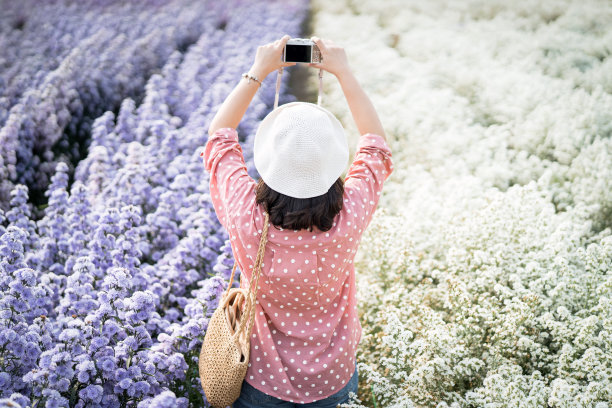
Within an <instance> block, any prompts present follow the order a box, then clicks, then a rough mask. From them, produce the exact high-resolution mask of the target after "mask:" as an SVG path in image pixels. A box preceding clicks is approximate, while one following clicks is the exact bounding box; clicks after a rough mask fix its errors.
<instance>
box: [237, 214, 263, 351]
mask: <svg viewBox="0 0 612 408" xmlns="http://www.w3.org/2000/svg"><path fill="white" fill-rule="evenodd" d="M268 220H269V216H268V213H267V212H264V226H263V229H262V232H261V239H260V241H259V249H258V250H257V257H256V258H255V265H254V267H253V274H252V275H251V281H250V282H249V290H248V294H247V299H246V304H245V306H244V313H243V316H244V315H245V314H247V315H248V317H247V318H246V319H240V325H239V326H238V329H236V332H235V335H236V336H239V335H240V333H241V332H242V331H243V330H244V326H245V324H247V323H246V322H247V320H248V321H249V323H248V329H247V337H246V338H247V339H249V340H250V338H251V330H252V329H253V323H254V321H255V301H256V299H257V289H258V287H259V285H258V283H259V275H260V272H261V264H262V263H263V257H264V252H265V248H266V244H267V243H268ZM235 270H236V263H234V269H233V270H232V276H231V278H230V285H231V282H232V281H233V278H234V271H235ZM253 288H254V290H253ZM228 292H229V286H228Z"/></svg>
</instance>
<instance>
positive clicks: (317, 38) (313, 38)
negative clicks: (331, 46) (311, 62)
mask: <svg viewBox="0 0 612 408" xmlns="http://www.w3.org/2000/svg"><path fill="white" fill-rule="evenodd" d="M310 40H311V41H313V42H314V43H315V44H317V47H319V49H320V50H324V49H327V47H326V46H325V44H324V43H323V41H322V40H321V39H320V38H319V37H317V36H312V37H310Z"/></svg>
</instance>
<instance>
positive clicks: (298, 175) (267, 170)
mask: <svg viewBox="0 0 612 408" xmlns="http://www.w3.org/2000/svg"><path fill="white" fill-rule="evenodd" d="M348 156H349V149H348V142H347V140H346V135H345V132H344V128H343V127H342V124H341V123H340V121H339V120H338V119H337V118H336V117H335V116H334V114H332V113H331V112H330V111H328V110H327V109H325V108H323V107H321V106H319V105H316V104H313V103H309V102H291V103H287V104H284V105H281V106H279V107H278V108H276V109H274V110H273V111H272V112H270V113H269V114H268V115H267V116H266V117H265V118H264V119H263V120H262V122H261V123H260V125H259V127H258V129H257V132H256V134H255V141H254V146H253V161H254V163H255V168H256V169H257V171H258V172H259V175H260V176H261V178H262V179H263V181H264V182H265V183H266V184H267V185H268V186H269V187H270V188H271V189H273V190H274V191H277V192H279V193H282V194H284V195H287V196H289V197H294V198H310V197H317V196H321V195H323V194H325V193H327V191H328V190H329V188H330V187H331V186H332V185H333V184H334V183H335V182H336V180H337V179H338V177H340V176H341V175H342V173H343V172H344V170H345V169H346V166H347V163H348Z"/></svg>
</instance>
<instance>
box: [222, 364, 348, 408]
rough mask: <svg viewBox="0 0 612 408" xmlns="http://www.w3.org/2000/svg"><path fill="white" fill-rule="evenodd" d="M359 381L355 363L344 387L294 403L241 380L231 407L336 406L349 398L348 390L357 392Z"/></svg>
mask: <svg viewBox="0 0 612 408" xmlns="http://www.w3.org/2000/svg"><path fill="white" fill-rule="evenodd" d="M358 382H359V374H358V372H357V365H355V373H354V374H353V376H352V377H351V379H350V380H349V382H347V383H346V384H345V385H344V387H343V388H342V389H341V390H340V391H338V392H337V393H335V394H333V395H330V396H329V397H327V398H324V399H322V400H318V401H315V402H309V403H308V404H296V403H293V402H289V401H285V400H282V399H279V398H276V397H273V396H271V395H268V394H266V393H264V392H261V391H259V390H258V389H257V388H255V387H253V386H252V385H251V384H249V383H248V382H246V381H243V382H242V389H241V391H240V396H239V397H238V399H237V400H236V401H235V402H234V404H233V405H232V407H233V408H268V407H274V408H294V407H305V408H336V406H337V405H338V404H345V403H347V402H348V399H349V392H350V391H352V392H354V393H355V394H357V386H358Z"/></svg>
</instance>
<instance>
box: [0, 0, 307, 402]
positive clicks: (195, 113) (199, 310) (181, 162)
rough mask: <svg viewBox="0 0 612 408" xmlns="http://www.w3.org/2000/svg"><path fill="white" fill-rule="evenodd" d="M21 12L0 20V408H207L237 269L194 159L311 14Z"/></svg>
mask: <svg viewBox="0 0 612 408" xmlns="http://www.w3.org/2000/svg"><path fill="white" fill-rule="evenodd" d="M29 3H31V4H29V6H30V9H28V7H27V5H25V6H24V4H23V3H20V2H13V3H11V4H10V5H9V4H8V2H7V4H6V5H5V6H6V7H7V8H8V10H9V11H7V12H6V13H5V11H4V10H3V12H2V14H1V16H2V17H0V18H1V19H2V20H4V21H3V22H2V25H1V27H3V29H4V28H5V27H8V26H10V27H12V30H9V31H6V32H5V31H2V32H0V43H1V44H2V48H3V49H5V48H6V49H9V50H10V52H9V53H8V54H4V55H3V56H2V59H1V60H0V67H1V71H0V75H1V78H2V84H3V85H4V86H3V87H1V89H2V95H1V96H2V99H1V101H2V106H3V108H4V110H2V111H0V119H2V120H1V121H0V124H1V128H0V141H1V153H2V154H1V155H0V158H1V161H0V163H1V166H0V172H1V177H0V180H1V181H2V188H4V189H6V191H5V194H4V195H3V196H2V198H3V201H2V207H1V208H2V209H4V211H3V210H0V254H1V255H0V256H1V259H0V293H1V298H0V406H14V407H15V406H19V407H136V406H137V407H139V408H142V407H145V408H146V407H188V406H192V407H201V406H207V405H208V404H207V403H206V400H205V396H204V395H203V392H202V387H201V385H200V379H199V376H198V367H197V362H198V354H199V351H200V347H201V345H202V339H203V336H204V333H205V330H206V328H207V324H208V320H209V318H210V315H212V312H213V311H214V309H215V308H216V306H217V303H218V295H219V294H220V292H221V291H222V290H223V289H224V288H225V286H227V283H226V282H227V281H228V280H229V274H230V273H231V267H232V265H233V259H232V257H231V249H230V246H229V241H228V240H227V232H226V231H225V230H224V229H222V227H221V225H220V224H219V222H218V220H217V217H216V215H215V213H214V210H213V207H212V204H211V202H210V197H209V195H208V179H207V173H205V172H204V166H203V163H202V161H201V158H200V157H199V151H201V150H202V148H203V146H204V144H205V142H206V138H207V136H208V134H207V129H208V124H209V123H210V120H211V118H212V115H213V114H214V113H215V108H216V107H217V106H218V105H219V104H220V103H221V102H223V100H224V98H225V97H226V96H227V94H228V93H229V92H230V91H231V89H232V88H233V87H234V85H235V83H236V82H237V81H238V80H239V78H240V74H242V72H244V71H245V70H248V68H249V67H250V64H251V63H252V58H253V57H254V51H255V50H256V48H257V46H258V45H261V44H262V43H265V42H270V41H274V40H275V39H277V38H280V37H281V36H282V35H283V34H290V35H291V36H299V34H300V33H299V31H298V30H299V27H300V25H301V23H302V21H303V20H304V18H305V16H306V12H307V7H306V6H307V4H306V3H305V2H303V1H296V2H272V1H258V2H242V1H238V0H236V1H227V2H188V1H170V2H168V1H163V2H162V1H143V2H131V3H129V4H127V5H126V4H125V3H124V2H120V1H103V2H102V1H101V2H97V3H96V4H95V5H94V6H92V5H91V4H89V5H85V3H84V2H73V1H58V2H54V3H55V4H54V5H53V6H52V7H51V6H50V7H41V8H38V9H37V8H36V7H33V3H34V2H29ZM120 17H122V18H120ZM45 21H46V22H48V23H49V24H51V25H52V26H54V28H53V29H51V26H49V24H42V23H43V22H45ZM39 38H41V39H42V40H37V41H34V39H39ZM46 55H50V56H51V58H46V57H45V56H46ZM287 78H288V77H287V76H286V77H285V78H283V80H285V81H286V79H287ZM274 80H275V78H272V79H268V80H266V81H265V83H264V88H263V89H262V91H261V92H258V93H257V95H256V97H255V99H254V101H253V104H252V105H251V107H250V108H249V110H248V111H247V113H246V115H245V118H244V120H243V122H242V123H241V125H240V127H239V129H238V131H239V134H240V136H241V138H242V141H243V142H244V143H245V145H251V146H252V137H253V136H254V131H255V129H256V127H257V124H258V123H259V120H260V119H261V118H262V117H263V116H264V115H265V113H266V112H267V111H269V110H270V109H271V108H272V106H273V103H274ZM286 85H287V84H286V82H285V84H284V85H283V90H286V89H287V86H286ZM280 99H281V103H286V102H290V101H293V100H294V99H295V98H294V97H292V96H290V95H288V94H283V95H281V98H280ZM244 151H245V156H246V158H247V161H248V162H249V166H250V169H249V170H250V171H253V170H252V152H251V150H250V149H245V150H244ZM75 162H76V163H77V164H76V165H74V167H73V163H75ZM47 175H49V177H48V178H46V177H47ZM43 188H44V195H45V197H47V200H48V201H47V205H45V206H40V207H39V206H33V205H32V203H31V202H30V199H31V197H29V193H30V191H34V190H37V189H43ZM37 214H38V216H37ZM235 285H236V286H238V283H236V284H235Z"/></svg>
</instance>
